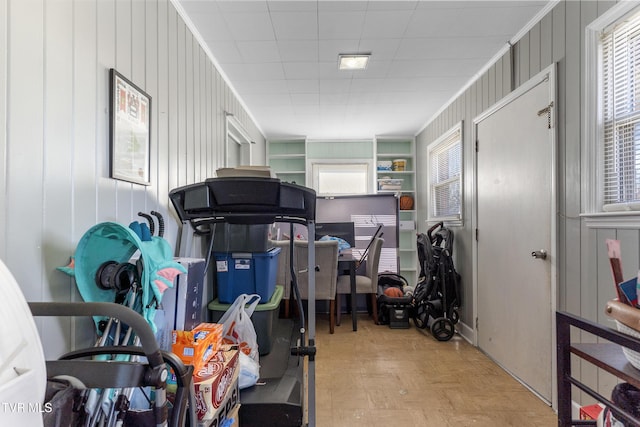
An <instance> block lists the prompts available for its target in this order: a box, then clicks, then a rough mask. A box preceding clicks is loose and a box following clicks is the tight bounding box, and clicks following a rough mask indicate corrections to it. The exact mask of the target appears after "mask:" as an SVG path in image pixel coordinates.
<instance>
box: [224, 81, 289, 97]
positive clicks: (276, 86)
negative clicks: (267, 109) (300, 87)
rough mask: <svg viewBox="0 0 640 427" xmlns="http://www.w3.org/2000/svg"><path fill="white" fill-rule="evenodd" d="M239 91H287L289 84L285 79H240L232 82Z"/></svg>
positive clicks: (269, 92)
mask: <svg viewBox="0 0 640 427" xmlns="http://www.w3.org/2000/svg"><path fill="white" fill-rule="evenodd" d="M234 86H235V88H236V89H237V90H238V91H239V92H243V93H256V94H262V95H264V94H271V93H287V92H288V91H289V86H288V82H287V80H284V79H280V80H240V81H236V82H235V84H234Z"/></svg>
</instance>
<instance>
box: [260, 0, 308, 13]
mask: <svg viewBox="0 0 640 427" xmlns="http://www.w3.org/2000/svg"><path fill="white" fill-rule="evenodd" d="M267 7H268V8H269V10H270V11H272V12H274V11H277V12H300V11H307V12H315V11H316V10H318V6H317V5H316V2H313V1H291V0H285V1H277V0H269V2H268V3H267Z"/></svg>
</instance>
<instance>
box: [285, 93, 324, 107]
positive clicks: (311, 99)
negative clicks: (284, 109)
mask: <svg viewBox="0 0 640 427" xmlns="http://www.w3.org/2000/svg"><path fill="white" fill-rule="evenodd" d="M290 96H291V103H292V104H293V105H294V108H295V106H299V105H316V106H317V105H319V104H320V96H319V95H318V93H317V92H316V93H292V94H291V95H290Z"/></svg>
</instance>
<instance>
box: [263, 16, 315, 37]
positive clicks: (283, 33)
mask: <svg viewBox="0 0 640 427" xmlns="http://www.w3.org/2000/svg"><path fill="white" fill-rule="evenodd" d="M271 22H272V23H273V28H274V32H275V35H276V38H277V39H278V40H316V38H317V36H318V19H317V16H316V13H315V12H272V13H271Z"/></svg>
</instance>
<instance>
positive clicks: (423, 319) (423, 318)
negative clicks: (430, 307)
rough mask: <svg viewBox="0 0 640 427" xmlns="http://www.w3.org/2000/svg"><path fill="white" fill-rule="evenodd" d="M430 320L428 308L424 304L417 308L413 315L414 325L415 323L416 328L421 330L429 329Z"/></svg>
mask: <svg viewBox="0 0 640 427" xmlns="http://www.w3.org/2000/svg"><path fill="white" fill-rule="evenodd" d="M428 319H429V312H428V311H427V309H426V307H425V306H424V305H422V304H420V305H419V306H417V307H416V309H415V311H414V314H413V323H415V325H416V327H418V328H420V329H424V328H426V327H427V320H428Z"/></svg>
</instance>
